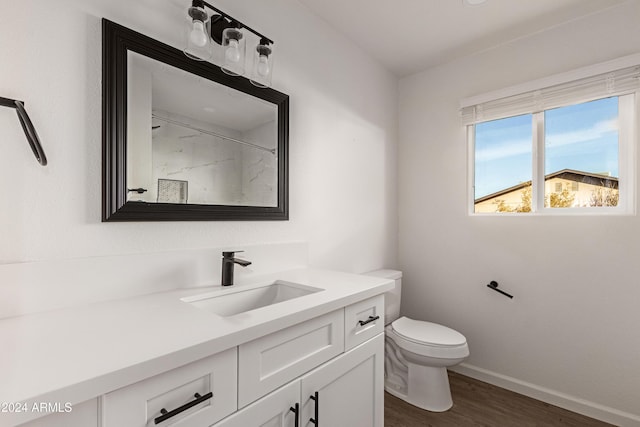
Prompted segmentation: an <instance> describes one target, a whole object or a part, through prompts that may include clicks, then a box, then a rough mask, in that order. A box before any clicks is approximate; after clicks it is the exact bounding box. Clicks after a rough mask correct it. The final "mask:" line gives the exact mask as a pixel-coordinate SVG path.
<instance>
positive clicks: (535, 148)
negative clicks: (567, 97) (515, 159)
mask: <svg viewBox="0 0 640 427" xmlns="http://www.w3.org/2000/svg"><path fill="white" fill-rule="evenodd" d="M638 93H639V91H633V92H630V93H625V94H621V95H613V96H617V98H618V124H619V129H618V168H619V169H618V172H619V174H618V175H619V176H618V193H619V194H620V199H619V200H620V201H619V203H618V205H617V206H598V207H594V206H585V207H571V208H552V207H545V206H544V199H545V194H544V192H545V185H544V184H545V127H544V125H545V124H544V114H545V111H547V110H551V109H554V108H562V107H567V106H570V105H578V104H581V103H586V102H590V101H595V100H598V99H604V98H607V96H601V97H597V98H594V99H585V100H582V101H578V102H569V103H566V104H564V105H560V106H558V107H553V108H549V109H547V110H542V111H537V112H532V113H530V114H531V116H532V118H531V123H532V141H531V143H532V155H531V161H532V165H531V168H532V169H531V171H532V177H531V185H532V192H531V212H475V154H476V153H475V148H476V147H475V126H476V124H478V123H483V121H479V122H476V123H472V124H468V125H467V126H466V128H467V129H466V135H467V146H468V152H467V165H468V166H467V171H468V185H467V191H468V213H469V215H472V216H523V217H529V216H540V215H542V216H566V215H569V216H581V215H635V214H636V200H635V199H636V198H635V192H636V191H635V188H636V167H637V161H636V146H637V122H638V112H639V111H640V108H639V98H640V97H639V96H638ZM517 115H520V114H517ZM493 120H499V119H493V118H492V119H491V120H487V121H486V122H488V121H493Z"/></svg>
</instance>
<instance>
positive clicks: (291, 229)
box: [0, 0, 397, 272]
mask: <svg viewBox="0 0 640 427" xmlns="http://www.w3.org/2000/svg"><path fill="white" fill-rule="evenodd" d="M214 3H215V5H216V6H217V7H220V8H221V9H223V10H225V11H226V12H228V13H230V14H231V15H233V16H237V17H238V19H241V20H242V21H244V22H246V23H247V25H249V26H251V27H255V28H257V29H259V30H260V31H262V32H264V33H265V34H268V35H269V37H270V38H272V39H273V40H275V41H276V45H275V50H276V55H277V57H276V59H275V66H274V77H273V86H274V88H275V89H277V90H280V91H282V92H285V93H287V94H289V95H290V97H291V99H290V107H291V108H290V142H289V144H290V218H291V219H290V221H285V222H282V221H280V222H278V221H276V222H182V223H177V222H176V223H122V224H118V223H101V222H100V212H101V211H100V204H101V27H100V26H101V22H100V19H101V18H102V17H107V18H108V19H111V20H113V21H115V22H118V23H120V24H122V25H125V26H127V27H130V28H132V29H134V30H137V31H140V32H142V33H145V34H147V35H149V36H151V37H154V38H156V39H159V40H161V41H163V42H165V43H169V44H172V45H174V46H177V47H180V45H181V37H182V33H183V28H182V24H183V22H184V19H185V16H186V15H185V10H186V7H187V5H188V4H190V1H188V0H162V1H159V0H137V1H130V0H60V1H56V2H51V1H47V0H27V1H24V2H11V1H3V2H1V3H0V64H2V66H1V67H0V96H5V97H15V98H17V99H21V100H24V101H25V103H26V107H27V111H28V112H29V114H30V115H31V118H32V120H33V122H34V123H35V126H36V128H37V130H38V133H39V135H40V138H41V140H42V144H43V146H44V149H45V152H46V154H47V157H48V158H49V162H50V163H49V165H48V166H47V167H45V168H42V167H40V166H39V165H38V164H37V162H36V161H35V159H34V158H33V155H32V154H31V152H30V150H29V148H28V146H27V143H26V141H25V138H24V135H23V134H22V130H21V129H20V126H19V123H18V120H17V118H16V117H15V112H13V111H11V110H9V109H4V108H3V109H0V141H2V154H1V155H0V196H1V199H2V202H1V203H2V209H0V236H1V237H0V263H14V262H22V261H28V260H52V259H64V258H73V257H84V256H100V255H112V254H127V253H141V252H150V251H164V250H180V249H193V248H210V247H223V246H234V247H240V246H242V245H245V244H254V243H270V242H283V241H292V240H296V241H299V240H303V241H308V242H309V248H310V249H309V250H310V262H311V264H313V265H316V266H322V267H331V268H335V269H340V270H346V271H351V272H361V271H366V270H369V269H373V268H377V267H380V266H382V265H393V264H394V263H395V260H396V243H395V242H396V239H397V214H396V200H395V188H396V182H395V176H396V173H395V163H396V155H395V153H396V135H395V134H396V110H397V105H396V100H397V81H396V79H395V78H394V77H393V76H392V75H391V74H390V73H388V72H387V71H385V70H383V69H382V67H380V66H379V65H377V64H376V63H374V62H373V61H372V60H370V59H369V58H368V57H367V56H366V55H365V54H364V53H362V52H361V51H360V50H359V49H358V48H356V47H355V46H354V45H353V44H352V43H351V42H349V41H348V40H346V39H344V38H343V37H342V36H340V35H338V34H337V33H336V32H335V31H333V30H332V29H331V28H329V27H328V26H327V25H326V24H325V23H324V22H323V21H321V20H320V19H318V18H316V17H314V16H312V15H311V14H310V13H309V12H308V11H307V9H306V8H305V7H303V6H301V5H300V4H299V3H298V2H296V1H295V0H272V1H266V2H262V1H250V0H240V1H238V0H216V1H215V2H214Z"/></svg>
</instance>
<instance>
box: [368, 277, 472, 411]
mask: <svg viewBox="0 0 640 427" xmlns="http://www.w3.org/2000/svg"><path fill="white" fill-rule="evenodd" d="M367 274H369V275H372V276H377V277H385V278H389V279H394V280H395V282H396V287H395V289H394V290H392V291H389V292H387V293H386V294H385V323H386V325H387V326H386V327H385V364H384V365H385V390H386V391H387V392H388V393H390V394H392V395H394V396H396V397H398V398H400V399H402V400H404V401H406V402H408V403H410V404H412V405H414V406H417V407H419V408H422V409H426V410H428V411H433V412H443V411H446V410H448V409H450V408H451V407H452V406H453V400H452V398H451V390H450V388H449V378H448V375H447V367H450V366H454V365H457V364H458V363H460V362H462V361H463V360H464V359H465V358H467V357H468V356H469V346H468V344H467V340H466V338H465V337H464V335H462V334H461V333H460V332H457V331H455V330H453V329H451V328H448V327H446V326H442V325H439V324H437V323H431V322H425V321H421V320H414V319H410V318H408V317H399V314H400V294H401V289H402V288H401V285H402V283H401V278H402V273H401V272H399V271H395V270H378V271H374V272H371V273H367Z"/></svg>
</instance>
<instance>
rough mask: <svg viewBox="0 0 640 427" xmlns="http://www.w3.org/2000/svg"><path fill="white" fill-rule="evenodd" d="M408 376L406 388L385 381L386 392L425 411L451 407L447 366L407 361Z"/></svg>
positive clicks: (439, 410)
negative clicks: (423, 364)
mask: <svg viewBox="0 0 640 427" xmlns="http://www.w3.org/2000/svg"><path fill="white" fill-rule="evenodd" d="M408 378H409V384H408V386H407V389H406V390H404V389H402V388H401V387H398V386H397V385H395V384H392V383H391V382H390V381H387V383H386V384H385V387H384V389H385V390H386V391H387V393H389V394H392V395H394V396H395V397H397V398H399V399H402V400H404V401H405V402H407V403H410V404H412V405H413V406H417V407H418V408H420V409H424V410H426V411H431V412H444V411H447V410H449V409H451V407H452V406H453V399H452V398H451V388H450V386H449V376H448V374H447V368H444V367H440V368H434V367H430V366H421V365H416V364H413V363H409V375H408ZM405 392H406V394H405Z"/></svg>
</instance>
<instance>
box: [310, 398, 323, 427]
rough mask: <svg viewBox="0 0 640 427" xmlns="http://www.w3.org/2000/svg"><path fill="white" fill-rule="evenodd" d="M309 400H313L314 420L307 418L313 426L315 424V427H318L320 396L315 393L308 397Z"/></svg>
mask: <svg viewBox="0 0 640 427" xmlns="http://www.w3.org/2000/svg"><path fill="white" fill-rule="evenodd" d="M309 397H310V398H311V400H313V401H314V402H315V408H314V411H313V415H314V418H309V421H310V422H311V423H313V424H315V426H316V427H318V426H319V425H320V424H318V410H319V409H320V408H319V407H320V401H319V400H320V396H319V395H318V392H317V391H316V392H315V393H314V394H313V396H309Z"/></svg>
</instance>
